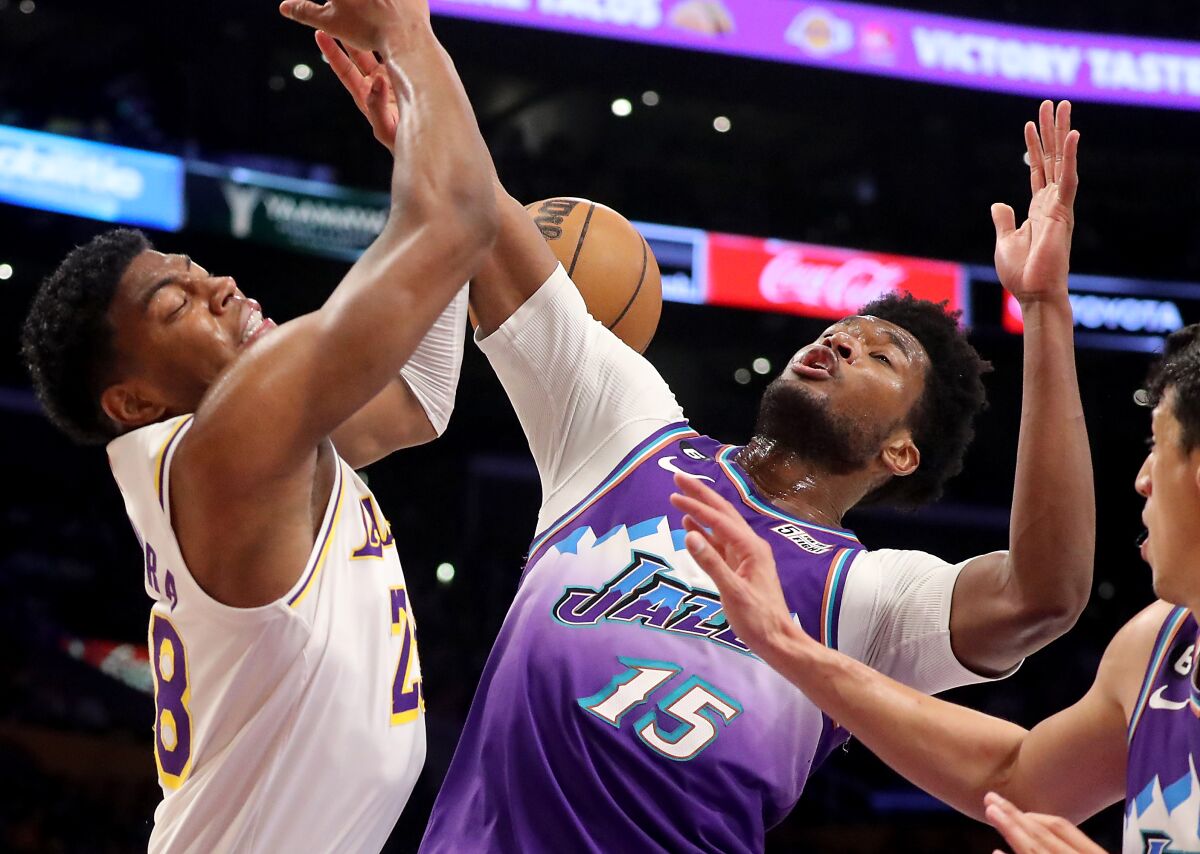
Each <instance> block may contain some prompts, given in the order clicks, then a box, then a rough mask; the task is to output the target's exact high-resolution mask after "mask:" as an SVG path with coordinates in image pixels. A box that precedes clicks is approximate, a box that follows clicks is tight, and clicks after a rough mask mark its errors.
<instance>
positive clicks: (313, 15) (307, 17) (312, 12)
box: [279, 0, 330, 27]
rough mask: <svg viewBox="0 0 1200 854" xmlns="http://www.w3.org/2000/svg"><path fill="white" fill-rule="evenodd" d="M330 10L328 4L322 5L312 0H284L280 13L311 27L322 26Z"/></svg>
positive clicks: (280, 5)
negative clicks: (311, 0)
mask: <svg viewBox="0 0 1200 854" xmlns="http://www.w3.org/2000/svg"><path fill="white" fill-rule="evenodd" d="M329 11H330V7H329V5H328V4H326V5H324V6H322V5H321V4H320V3H313V2H310V0H283V2H282V3H280V4H279V13H280V14H281V15H283V16H284V17H285V18H291V19H292V20H293V21H296V22H297V23H300V24H307V25H308V26H310V27H320V23H321V22H322V21H324V20H325V19H326V18H327V17H328V15H329Z"/></svg>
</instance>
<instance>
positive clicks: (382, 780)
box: [108, 416, 425, 852]
mask: <svg viewBox="0 0 1200 854" xmlns="http://www.w3.org/2000/svg"><path fill="white" fill-rule="evenodd" d="M190 423H191V419H190V416H185V417H180V418H176V419H172V420H170V421H166V422H163V423H160V424H154V425H151V426H148V427H143V428H141V429H139V430H135V431H133V432H132V433H128V434H126V435H124V436H121V437H120V438H118V439H115V440H113V441H112V442H111V443H110V444H109V446H108V455H109V463H110V465H111V466H112V470H113V474H114V476H115V477H116V480H117V484H118V486H119V487H120V490H121V493H122V495H123V496H124V498H125V508H126V511H127V512H128V513H129V518H130V520H131V521H132V523H133V527H134V530H135V532H136V533H137V536H138V539H139V541H140V542H141V545H142V551H143V554H144V556H145V567H144V571H145V583H146V592H147V593H148V594H149V595H150V597H151V598H152V599H153V600H154V604H153V606H152V607H151V609H150V630H149V643H150V661H151V666H152V670H153V676H154V701H155V721H154V757H155V761H156V762H157V765H158V777H159V782H160V784H161V785H162V790H163V800H162V803H161V804H159V806H158V808H157V810H155V814H154V831H153V834H152V836H151V839H150V850H151V851H160V850H161V851H165V850H170V851H172V852H182V851H195V852H216V851H238V852H242V851H271V852H274V851H322V852H326V851H353V852H360V851H378V850H379V849H380V848H381V847H382V845H383V843H384V842H385V841H386V839H387V837H388V834H389V833H390V831H391V829H392V826H393V825H394V824H395V822H396V819H397V818H398V817H399V815H400V811H401V809H402V808H403V807H404V804H405V802H406V801H407V800H408V796H409V793H410V792H411V791H412V787H413V784H414V783H415V782H416V779H417V775H418V773H419V772H420V770H421V766H422V764H423V762H424V760H425V720H424V701H423V699H422V694H421V669H420V662H419V660H418V657H417V646H416V633H415V625H414V623H413V617H412V609H411V603H410V602H409V600H408V594H407V591H406V589H405V584H404V573H403V571H402V570H401V568H400V561H399V559H398V558H397V556H396V547H395V543H394V541H393V538H392V535H391V532H390V530H389V528H388V524H387V521H386V520H385V519H384V517H383V516H382V514H381V513H380V510H379V508H378V507H377V506H376V503H375V499H374V497H373V496H372V495H371V492H370V491H369V490H368V489H367V487H366V485H365V484H364V483H363V482H362V480H361V479H359V477H358V476H357V475H356V474H355V473H354V472H353V471H352V470H351V469H350V467H349V466H347V465H346V464H345V463H344V462H342V461H341V460H340V459H338V460H337V461H336V464H337V474H336V476H335V479H334V486H333V491H332V494H331V495H330V498H329V504H328V506H327V507H326V510H325V516H324V519H323V521H322V523H321V528H320V531H319V532H318V534H317V538H316V542H315V543H314V545H313V549H312V553H311V554H310V556H309V559H308V563H307V565H305V566H304V567H303V571H302V572H300V575H299V577H298V578H297V580H296V583H295V586H294V587H293V588H292V589H291V590H290V591H288V593H287V594H286V595H285V596H283V598H281V599H279V600H278V601H276V602H273V603H271V604H270V605H264V606H262V607H258V608H231V607H229V606H226V605H223V604H221V603H219V602H217V601H215V600H214V599H212V598H210V597H209V596H208V595H206V594H205V592H204V591H203V590H201V589H200V586H199V585H198V584H197V583H196V582H195V581H194V580H193V579H192V576H191V574H190V573H189V572H188V568H187V566H186V565H185V564H184V561H183V556H182V554H181V552H180V548H179V545H178V543H177V542H176V539H175V534H174V531H173V530H172V528H171V521H170V514H171V507H170V500H169V499H170V488H169V484H170V476H171V458H172V454H173V453H174V449H175V448H176V447H177V446H178V444H179V440H180V439H181V437H182V436H184V435H185V434H186V432H187V429H188V426H189V425H190ZM230 522H231V524H234V523H235V522H234V520H230Z"/></svg>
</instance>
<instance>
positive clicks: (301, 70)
mask: <svg viewBox="0 0 1200 854" xmlns="http://www.w3.org/2000/svg"><path fill="white" fill-rule="evenodd" d="M292 76H293V77H295V78H296V79H297V80H312V76H313V70H312V67H311V66H308V65H305V64H304V63H303V62H300V63H297V64H296V65H294V66H292Z"/></svg>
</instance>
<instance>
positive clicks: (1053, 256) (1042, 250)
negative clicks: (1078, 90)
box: [992, 101, 1079, 303]
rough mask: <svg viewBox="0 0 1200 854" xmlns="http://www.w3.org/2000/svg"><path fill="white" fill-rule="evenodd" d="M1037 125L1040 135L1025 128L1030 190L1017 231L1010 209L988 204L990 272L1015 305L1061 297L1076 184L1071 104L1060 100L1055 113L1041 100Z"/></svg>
mask: <svg viewBox="0 0 1200 854" xmlns="http://www.w3.org/2000/svg"><path fill="white" fill-rule="evenodd" d="M1038 122H1039V124H1040V126H1041V129H1040V133H1039V128H1038V125H1035V124H1034V123H1033V122H1027V123H1026V125H1025V147H1026V149H1027V151H1028V154H1029V183H1030V189H1031V190H1032V191H1033V197H1032V199H1031V200H1030V202H1029V216H1028V218H1027V219H1026V220H1025V222H1023V223H1022V224H1021V227H1020V228H1017V227H1016V215H1015V214H1014V212H1013V209H1012V208H1011V207H1009V206H1008V205H1005V204H995V205H992V222H993V223H994V224H995V226H996V272H997V273H998V274H999V276H1000V283H1001V284H1003V285H1004V287H1005V288H1007V289H1008V291H1009V293H1011V294H1012V295H1013V296H1014V297H1016V298H1017V300H1018V301H1019V302H1021V303H1026V302H1032V301H1037V300H1040V299H1044V298H1047V297H1056V298H1065V297H1066V294H1067V272H1068V270H1069V268H1070V257H1071V234H1072V232H1073V231H1074V228H1075V209H1074V208H1075V191H1076V189H1077V188H1078V186H1079V173H1078V170H1077V168H1076V167H1077V164H1076V160H1077V154H1078V152H1079V131H1077V130H1071V103H1070V102H1069V101H1063V102H1061V103H1060V104H1059V105H1058V111H1057V113H1056V112H1055V110H1054V106H1053V105H1052V104H1051V103H1050V102H1049V101H1043V102H1042V106H1041V110H1040V112H1039V114H1038Z"/></svg>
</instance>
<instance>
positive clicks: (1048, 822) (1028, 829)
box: [983, 792, 1104, 854]
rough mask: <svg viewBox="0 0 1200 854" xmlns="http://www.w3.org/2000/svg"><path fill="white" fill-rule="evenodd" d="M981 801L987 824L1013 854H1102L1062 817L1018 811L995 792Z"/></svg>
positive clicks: (1100, 849) (1095, 845) (1102, 851)
mask: <svg viewBox="0 0 1200 854" xmlns="http://www.w3.org/2000/svg"><path fill="white" fill-rule="evenodd" d="M983 802H984V803H985V804H986V805H987V811H986V812H985V813H984V815H985V816H986V817H987V820H988V823H989V824H991V825H992V826H993V827H995V828H996V830H998V831H1000V833H1001V834H1003V835H1004V838H1005V839H1006V840H1008V844H1009V845H1011V846H1012V850H1013V854H1104V849H1103V848H1101V847H1100V846H1099V845H1097V844H1096V843H1094V842H1092V840H1090V839H1088V838H1087V836H1086V835H1085V834H1084V833H1083V831H1082V830H1080V829H1079V828H1078V827H1076V826H1075V825H1073V824H1071V822H1069V821H1067V820H1066V819H1065V818H1059V817H1058V816H1056V815H1042V814H1041V813H1032V812H1021V810H1019V809H1017V808H1016V806H1014V805H1013V804H1011V803H1009V802H1008V801H1006V800H1005V799H1004V798H1002V797H1000V796H999V795H997V794H996V793H995V792H989V793H988V795H987V797H986V798H984V799H983ZM997 854H999V852H997Z"/></svg>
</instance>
